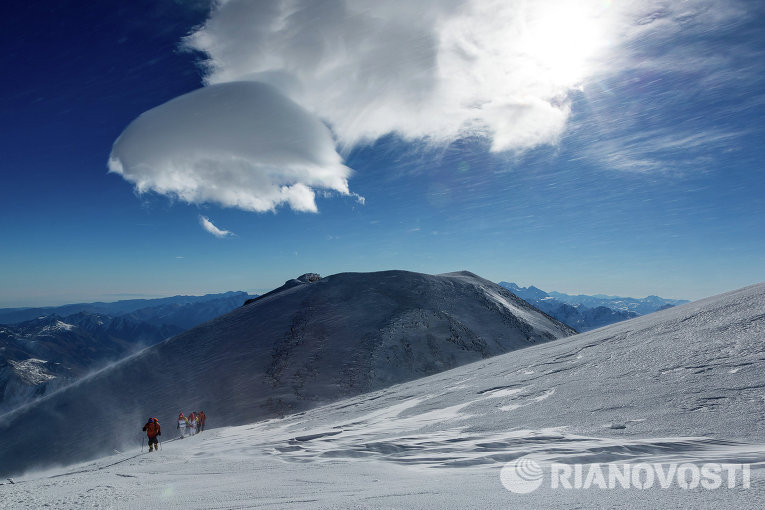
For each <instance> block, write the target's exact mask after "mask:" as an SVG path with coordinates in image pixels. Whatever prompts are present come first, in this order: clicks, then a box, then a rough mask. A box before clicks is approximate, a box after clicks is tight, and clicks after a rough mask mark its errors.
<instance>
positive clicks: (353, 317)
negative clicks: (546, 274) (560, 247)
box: [0, 271, 573, 474]
mask: <svg viewBox="0 0 765 510" xmlns="http://www.w3.org/2000/svg"><path fill="white" fill-rule="evenodd" d="M295 282H297V283H295ZM572 333H573V331H572V330H571V329H570V328H568V327H567V326H564V325H563V324H560V323H558V322H556V321H555V320H554V319H551V318H550V317H548V316H546V315H544V314H543V313H541V312H539V311H538V310H536V309H534V308H533V307H531V306H530V305H528V304H527V303H526V302H524V301H522V300H520V299H519V298H517V297H515V296H514V295H512V294H511V293H510V292H508V291H506V290H504V289H502V288H501V287H499V286H497V285H495V284H493V283H491V282H489V281H487V280H483V279H481V278H479V277H477V276H475V275H472V274H470V273H455V274H449V275H440V276H431V275H423V274H418V273H409V272H404V271H386V272H380V273H343V274H338V275H334V276H330V277H327V278H324V279H320V280H318V281H316V280H315V278H310V277H306V278H302V279H299V280H294V281H292V282H288V285H285V286H284V287H282V288H281V289H277V291H275V292H271V293H269V294H267V295H265V296H262V297H261V298H258V299H257V300H255V301H253V302H251V303H249V304H247V305H245V306H243V307H241V308H239V309H238V310H236V311H234V312H232V313H230V314H228V315H225V316H223V317H220V318H218V319H215V320H212V321H210V322H208V323H206V324H204V325H201V326H199V327H197V328H194V329H192V330H189V331H187V332H185V333H182V334H180V335H178V336H176V337H174V338H172V339H170V340H168V341H165V342H162V343H160V344H158V345H156V346H153V347H151V348H149V349H146V350H145V351H143V352H141V353H139V354H138V355H135V356H133V357H131V358H129V359H128V360H125V361H124V362H120V363H118V364H116V365H114V366H113V367H110V368H108V369H105V370H103V371H101V372H99V373H97V374H95V375H93V376H92V377H90V378H88V379H86V380H82V381H80V382H77V383H75V384H74V385H72V386H69V387H67V388H65V389H63V390H61V391H59V392H58V393H56V394H54V395H51V396H50V397H47V398H45V399H43V400H42V401H40V402H38V403H36V404H33V405H29V406H26V407H24V408H21V409H20V410H18V411H15V412H13V413H9V414H7V415H4V416H3V417H2V420H0V473H2V474H8V473H11V472H15V471H18V470H21V469H25V468H27V467H32V466H40V465H44V464H46V463H51V462H68V461H74V460H82V459H87V458H93V457H94V456H96V455H99V454H103V453H104V452H111V451H112V449H113V448H115V447H116V448H118V449H119V448H122V446H123V442H124V438H125V437H127V434H128V432H129V431H131V432H132V424H133V423H138V422H141V423H143V421H145V420H146V417H147V416H149V415H151V416H157V417H158V418H160V421H162V422H163V423H170V422H171V421H172V419H173V418H175V417H176V416H177V415H178V412H179V411H180V410H183V411H185V412H188V411H191V410H200V409H204V410H206V411H207V412H208V413H209V415H210V416H211V417H214V418H213V423H216V424H219V425H220V424H225V425H232V424H242V423H248V422H251V421H254V420H256V419H262V418H266V417H272V416H282V415H285V414H288V413H290V412H294V411H301V410H306V409H309V408H311V407H315V406H316V405H318V404H322V403H326V402H331V401H335V400H338V399H340V398H344V397H348V396H351V395H356V394H359V393H363V392H368V391H373V390H377V389H380V388H384V387H386V386H389V385H391V384H395V383H399V382H403V381H408V380H412V379H416V378H418V377H422V376H425V375H430V374H434V373H437V372H440V371H443V370H446V369H450V368H454V367H456V366H460V365H463V364H466V363H469V362H472V361H476V360H481V359H484V358H487V357H489V356H493V355H496V354H502V353H505V352H508V351H511V350H514V349H518V348H520V347H526V346H528V345H533V344H535V343H542V342H547V341H549V340H553V339H556V338H560V337H563V336H566V335H569V334H572ZM83 422H84V423H86V424H87V425H85V428H86V429H87V431H88V432H87V434H86V435H85V437H83ZM62 437H67V438H82V439H79V440H77V441H61V438H62Z"/></svg>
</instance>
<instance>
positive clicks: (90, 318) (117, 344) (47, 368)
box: [0, 313, 183, 414]
mask: <svg viewBox="0 0 765 510" xmlns="http://www.w3.org/2000/svg"><path fill="white" fill-rule="evenodd" d="M181 331H183V329H181V328H179V327H177V326H164V325H163V326H154V325H152V324H148V323H145V322H141V321H135V320H133V319H130V318H128V317H110V316H108V315H100V314H90V313H79V314H75V315H71V316H69V317H59V316H57V315H51V316H48V317H42V318H39V319H34V320H31V321H26V322H22V323H20V324H14V325H0V414H2V413H5V412H8V411H10V410H12V409H13V408H15V407H17V406H19V405H22V404H24V403H27V402H29V401H30V400H33V399H36V398H40V397H42V396H44V395H46V394H48V393H50V392H52V391H55V390H57V389H59V388H61V387H63V386H66V385H67V384H71V383H72V382H74V381H76V380H77V379H79V378H81V377H83V376H84V375H86V374H87V373H88V372H91V371H93V370H96V369H98V368H103V367H104V366H105V365H107V364H108V363H113V362H115V361H117V360H119V359H121V358H124V357H125V356H127V355H128V354H132V353H135V352H137V351H139V350H141V349H143V348H145V347H147V346H149V345H154V344H156V343H157V342H161V341H162V340H165V339H167V338H169V337H171V336H173V335H176V334H178V333H180V332H181Z"/></svg>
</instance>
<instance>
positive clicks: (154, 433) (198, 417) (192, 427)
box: [143, 411, 207, 452]
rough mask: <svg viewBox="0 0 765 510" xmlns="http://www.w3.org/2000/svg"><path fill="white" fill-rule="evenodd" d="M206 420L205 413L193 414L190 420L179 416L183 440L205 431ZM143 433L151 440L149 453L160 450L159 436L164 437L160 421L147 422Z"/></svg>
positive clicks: (150, 420) (151, 419)
mask: <svg viewBox="0 0 765 510" xmlns="http://www.w3.org/2000/svg"><path fill="white" fill-rule="evenodd" d="M205 420H207V415H205V412H204V411H197V412H192V413H191V414H190V415H189V417H188V418H186V417H185V416H184V415H183V413H180V414H179V415H178V427H177V428H178V430H180V432H181V439H183V437H184V436H185V435H186V433H187V431H188V435H190V436H193V435H194V434H199V433H200V432H202V431H203V430H204V429H205ZM143 431H144V432H146V437H147V438H149V451H150V452H152V451H156V450H159V440H158V439H157V437H158V436H161V435H162V428H161V427H160V426H159V420H158V419H156V418H149V419H148V420H146V425H144V426H143Z"/></svg>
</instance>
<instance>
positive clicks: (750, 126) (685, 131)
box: [0, 0, 765, 307]
mask: <svg viewBox="0 0 765 510" xmlns="http://www.w3.org/2000/svg"><path fill="white" fill-rule="evenodd" d="M675 4H678V3H677V2H674V3H669V2H668V3H662V2H635V3H630V2H622V3H618V2H607V1H602V0H599V1H582V2H563V3H561V2H556V1H552V0H551V1H550V2H539V3H536V4H533V5H535V6H538V7H528V5H529V4H528V3H521V2H502V3H500V4H492V2H488V1H484V2H478V1H464V2H420V3H418V5H416V6H410V5H408V4H407V3H400V2H396V1H391V2H369V3H368V4H367V2H363V1H359V2H349V3H347V4H346V3H345V2H340V1H336V2H309V3H308V4H307V5H304V6H303V7H301V6H300V2H282V3H280V2H272V3H265V4H263V3H258V2H242V1H237V0H235V1H230V2H227V3H224V4H222V6H221V7H219V8H218V9H216V10H213V11H210V10H209V8H208V6H207V5H206V4H205V3H204V2H196V3H194V2H172V1H170V0H164V1H159V2H148V1H146V2H143V1H138V2H131V3H118V2H98V3H96V4H95V5H90V3H85V2H60V3H57V4H56V6H54V7H47V6H40V5H35V4H30V3H28V2H11V3H10V4H9V5H8V7H7V9H8V13H7V15H6V17H5V18H6V20H13V23H11V24H10V26H9V27H8V28H6V29H5V30H4V34H3V38H4V43H5V44H4V48H6V51H5V52H4V53H3V55H2V56H1V57H0V59H2V64H3V69H4V70H6V72H5V73H4V74H5V75H6V79H5V80H3V82H2V84H0V87H2V94H0V101H2V108H0V119H2V120H1V121H2V125H3V137H2V141H1V142H0V144H2V146H1V147H2V149H1V152H0V154H2V156H3V157H2V160H1V161H0V165H1V168H2V175H3V186H2V187H1V188H0V216H1V217H2V222H1V223H0V236H1V237H2V239H3V243H2V249H0V306H5V307H11V306H33V305H49V304H62V303H69V302H76V301H93V300H116V299H120V298H122V297H127V296H133V295H139V296H165V295H174V294H202V293H208V292H221V291H226V290H247V291H250V292H265V291H267V290H270V289H271V288H274V287H276V286H278V285H280V284H281V283H283V281H284V280H286V279H289V278H292V277H296V276H298V275H300V274H302V273H305V272H318V273H321V274H322V275H328V274H334V273H338V272H344V271H376V270H384V269H406V270H412V271H421V272H426V273H441V272H448V271H457V270H463V269H467V270H470V271H472V272H474V273H476V274H479V275H480V276H483V277H485V278H487V279H490V280H493V281H501V280H507V281H515V282H517V283H519V284H521V285H529V284H534V285H536V286H538V287H540V288H542V289H545V290H557V291H561V292H569V293H607V294H617V295H629V296H633V297H642V296H645V295H648V294H658V295H661V296H664V297H671V298H686V299H697V298H701V297H705V296H709V295H713V294H716V293H719V292H724V291H727V290H733V289H735V288H739V287H742V286H745V285H748V284H752V283H757V282H761V281H763V280H765V226H764V225H763V219H765V198H764V197H765V172H763V168H762V160H763V156H764V155H765V149H764V148H763V143H762V140H765V129H764V127H765V64H763V62H765V34H764V33H763V31H762V30H761V27H762V20H763V19H765V17H763V16H764V15H765V12H764V11H763V9H762V8H761V7H759V6H756V5H753V4H751V5H750V3H736V2H705V1H691V2H683V3H680V4H679V5H675ZM7 24H8V23H7ZM242 82H245V83H246V84H245V85H243V86H240V85H237V84H241V83H242ZM232 83H233V85H232ZM189 93H191V94H189ZM184 94H189V95H186V96H184ZM179 96H182V97H180V98H179ZM176 98H178V99H176ZM168 101H170V103H168ZM147 112H148V113H147ZM142 114H145V115H142ZM139 116H140V118H139ZM115 142H117V143H115ZM110 170H111V171H110ZM205 225H207V228H205ZM215 229H217V231H216V230H215ZM214 234H217V235H214Z"/></svg>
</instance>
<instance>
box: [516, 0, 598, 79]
mask: <svg viewBox="0 0 765 510" xmlns="http://www.w3.org/2000/svg"><path fill="white" fill-rule="evenodd" d="M527 5H528V6H529V9H528V11H527V12H526V16H525V19H524V23H523V26H522V32H521V37H520V41H519V42H520V50H521V52H522V53H523V54H524V55H525V56H526V58H527V59H529V60H531V63H532V64H533V65H534V66H535V67H536V68H537V69H538V72H541V73H543V75H544V76H545V77H546V78H547V79H548V80H550V81H551V82H553V83H555V84H556V85H558V86H561V87H565V88H571V87H577V86H580V85H581V83H582V81H583V80H584V79H585V78H586V77H587V75H588V74H590V73H591V72H592V71H593V66H594V59H595V57H597V56H598V55H599V53H600V52H602V50H604V49H605V47H606V46H607V42H608V38H607V36H606V29H607V26H606V21H605V17H604V16H602V10H603V9H602V6H603V5H604V4H603V2H576V1H560V2H539V3H538V4H534V3H530V4H527Z"/></svg>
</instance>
